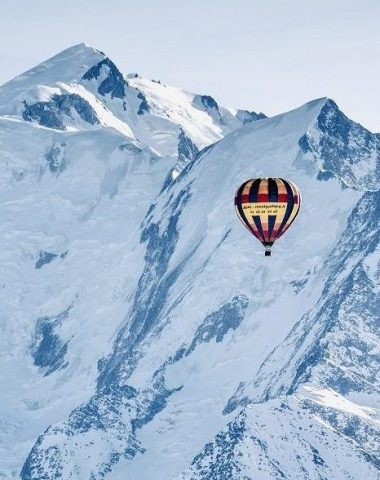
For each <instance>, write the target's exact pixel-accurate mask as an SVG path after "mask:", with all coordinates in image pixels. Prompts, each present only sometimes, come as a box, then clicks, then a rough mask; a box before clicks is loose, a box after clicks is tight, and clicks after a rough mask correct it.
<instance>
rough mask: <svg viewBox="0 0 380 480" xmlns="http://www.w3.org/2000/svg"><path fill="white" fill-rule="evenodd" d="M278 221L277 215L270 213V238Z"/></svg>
mask: <svg viewBox="0 0 380 480" xmlns="http://www.w3.org/2000/svg"><path fill="white" fill-rule="evenodd" d="M275 223H276V215H268V240H270V239H271V237H272V232H273V227H274V225H275Z"/></svg>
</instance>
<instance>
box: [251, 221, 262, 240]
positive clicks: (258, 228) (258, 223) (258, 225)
mask: <svg viewBox="0 0 380 480" xmlns="http://www.w3.org/2000/svg"><path fill="white" fill-rule="evenodd" d="M252 218H253V221H254V222H255V225H256V228H257V230H258V231H259V234H260V236H261V238H259V240H260V241H261V242H265V236H264V232H263V227H262V225H261V220H260V217H259V216H258V215H254V216H253V217H252Z"/></svg>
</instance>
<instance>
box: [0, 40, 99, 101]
mask: <svg viewBox="0 0 380 480" xmlns="http://www.w3.org/2000/svg"><path fill="white" fill-rule="evenodd" d="M105 58H106V56H105V54H104V53H102V52H100V51H99V50H96V49H95V48H93V47H91V46H89V45H87V44H85V43H80V44H78V45H74V46H72V47H69V48H67V49H65V50H62V51H61V52H60V53H58V54H57V55H54V56H53V57H50V58H49V59H47V60H45V61H44V62H42V63H40V64H38V65H37V66H36V67H33V68H32V69H30V70H28V71H27V72H25V73H22V74H21V75H19V76H17V77H16V78H14V79H12V80H10V81H9V82H7V83H5V84H4V85H2V86H1V87H0V105H4V104H5V103H6V101H9V99H10V98H15V97H17V96H18V95H19V94H21V93H22V92H25V91H28V90H30V89H31V88H33V87H36V86H37V85H54V84H55V83H57V82H63V83H71V82H73V81H78V80H80V79H81V78H82V76H83V75H84V74H85V73H86V72H87V71H88V69H89V68H91V67H92V66H93V65H95V64H97V63H99V62H100V61H102V60H104V59H105Z"/></svg>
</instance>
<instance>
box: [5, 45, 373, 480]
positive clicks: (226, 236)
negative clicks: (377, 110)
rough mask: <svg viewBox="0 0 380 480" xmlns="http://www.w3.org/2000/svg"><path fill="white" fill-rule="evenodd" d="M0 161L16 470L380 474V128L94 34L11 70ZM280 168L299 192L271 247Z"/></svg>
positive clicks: (325, 105) (220, 475)
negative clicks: (256, 229)
mask: <svg viewBox="0 0 380 480" xmlns="http://www.w3.org/2000/svg"><path fill="white" fill-rule="evenodd" d="M0 158H1V162H0V168H1V171H0V175H1V178H2V182H1V193H0V195H1V199H2V202H1V204H2V222H1V237H0V238H1V245H2V248H1V250H0V256H1V270H2V279H1V289H0V295H1V301H0V305H1V309H0V322H1V326H2V332H3V335H2V337H1V349H0V351H1V355H2V362H1V368H0V376H1V382H2V389H1V391H0V408H1V423H0V431H1V435H0V478H4V479H13V478H21V479H23V480H50V479H53V478H62V479H70V478H71V479H80V480H82V479H83V480H90V479H91V480H99V479H110V480H111V479H112V480H120V479H125V478H131V479H135V480H140V479H141V480H161V479H165V480H167V479H173V480H185V479H193V480H197V479H199V480H200V479H206V480H217V479H218V480H219V479H232V480H235V479H236V480H243V479H244V480H248V479H252V480H253V479H259V480H273V479H291V480H297V479H300V480H303V479H313V480H314V479H329V480H330V479H338V480H339V479H343V478H344V479H350V480H362V479H363V478H366V479H371V480H372V479H374V480H375V479H378V478H380V477H379V470H380V445H379V441H378V438H379V437H380V415H379V408H380V402H379V399H380V395H379V393H380V385H379V375H378V372H379V366H380V365H379V364H380V361H379V358H380V357H379V320H380V297H379V292H380V267H379V266H380V254H379V237H380V228H379V227H380V196H379V188H380V137H379V135H377V134H374V133H371V132H369V131H368V130H367V129H365V128H364V127H362V126H361V125H359V124H357V123H355V122H354V121H352V120H351V119H349V118H348V117H346V115H345V114H344V113H343V112H342V111H341V110H340V109H339V107H338V106H337V105H336V104H335V102H334V101H333V100H330V99H328V98H321V99H317V100H313V101H311V102H309V103H307V104H306V105H303V106H301V107H299V108H296V109H295V110H293V111H290V112H286V113H283V114H280V115H277V116H275V117H271V118H267V117H266V116H265V115H264V114H262V113H256V112H250V111H248V110H243V109H240V110H239V109H231V108H227V107H223V106H221V105H219V104H218V103H217V102H216V100H215V99H214V98H213V97H211V96H210V95H205V94H203V93H202V94H194V93H191V92H186V91H184V90H181V89H179V88H176V87H172V86H169V85H166V84H165V83H163V82H161V81H157V80H147V79H144V78H142V77H140V76H139V75H138V74H135V73H134V74H129V75H123V74H122V73H121V72H120V71H119V69H118V68H117V66H116V65H115V64H114V63H113V62H112V60H111V59H110V58H108V57H107V56H106V55H105V54H104V53H102V52H100V51H98V50H96V49H94V48H92V47H89V46H87V45H85V44H81V45H77V46H74V47H71V48H69V49H67V50H65V51H63V52H61V53H59V54H58V55H56V56H55V57H53V58H51V59H49V60H47V61H45V62H44V63H42V64H40V65H38V66H37V67H35V68H33V69H32V70H30V71H29V72H26V73H24V74H22V75H20V76H19V77H17V78H15V79H13V80H11V81H10V82H8V83H7V84H5V85H3V86H2V87H0ZM265 176H268V177H269V176H271V177H273V176H275V177H277V176H279V177H281V176H282V177H286V178H289V179H290V180H293V181H295V182H296V183H297V185H298V186H299V187H300V189H301V192H302V194H303V204H302V208H301V212H300V214H299V216H298V218H297V220H296V222H295V223H294V225H293V227H292V228H291V229H290V230H289V232H287V234H286V235H285V236H284V237H283V238H281V239H280V240H279V241H278V243H276V245H275V246H274V248H273V256H272V257H271V258H270V259H268V258H265V257H264V254H263V250H262V247H261V246H260V244H259V243H258V242H257V241H255V239H254V238H253V237H251V236H250V235H249V234H248V233H247V232H246V231H245V229H244V228H242V226H241V224H240V222H239V221H238V219H237V218H236V215H235V212H234V205H233V198H234V193H235V190H236V188H237V187H238V186H239V185H240V184H241V183H242V182H243V181H244V180H246V179H247V178H253V177H265Z"/></svg>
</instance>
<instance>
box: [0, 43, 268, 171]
mask: <svg viewBox="0 0 380 480" xmlns="http://www.w3.org/2000/svg"><path fill="white" fill-rule="evenodd" d="M128 77H129V78H127V77H125V76H124V75H123V74H122V73H121V72H120V71H119V70H118V68H117V67H116V65H115V64H114V63H113V62H112V60H111V59H109V58H108V57H107V56H106V55H105V54H104V53H102V52H100V51H98V50H95V49H94V48H92V47H89V46H87V45H86V44H80V45H76V46H74V47H71V48H69V49H67V50H65V51H63V52H61V53H59V54H58V55H56V56H55V57H53V58H51V59H49V60H47V61H46V62H43V63H41V64H40V65H38V66H37V67H35V68H33V69H31V70H29V71H28V72H26V73H24V74H22V75H20V76H19V77H17V78H15V79H13V80H11V81H10V82H8V83H6V84H5V85H3V86H2V87H0V115H7V116H12V117H16V118H24V120H28V121H32V122H36V123H39V124H40V125H43V126H46V127H51V128H58V129H60V130H67V129H69V130H70V129H74V130H76V129H86V128H87V129H89V128H94V127H95V128H99V127H102V126H109V127H113V128H115V129H117V130H119V131H120V132H121V133H123V134H124V135H126V136H129V137H131V138H135V139H136V138H137V139H138V140H139V141H140V142H141V143H143V144H144V145H146V146H149V147H150V148H152V149H153V150H154V151H155V152H156V153H158V154H160V155H169V156H173V157H179V158H178V160H179V170H180V169H181V168H182V167H183V164H184V163H186V161H187V160H189V159H192V158H193V157H194V155H195V154H196V153H198V151H199V149H200V148H203V147H205V146H207V145H209V144H211V143H214V142H215V141H217V140H220V139H221V138H222V137H223V136H224V135H226V134H227V133H229V132H231V131H233V130H234V129H236V128H239V127H241V126H242V125H243V124H245V123H247V122H251V121H254V120H257V119H261V118H265V115H264V114H262V113H261V114H256V113H255V112H248V111H246V110H231V109H227V108H224V107H219V105H218V104H217V103H216V101H215V100H214V99H213V98H212V97H210V96H209V95H197V94H194V93H190V92H186V91H184V90H181V89H179V88H174V87H170V86H168V85H165V84H162V83H161V82H160V81H155V80H145V79H142V78H140V77H139V76H138V75H137V74H131V75H129V76H128Z"/></svg>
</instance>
